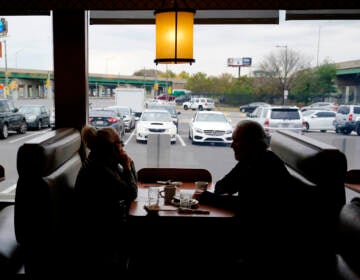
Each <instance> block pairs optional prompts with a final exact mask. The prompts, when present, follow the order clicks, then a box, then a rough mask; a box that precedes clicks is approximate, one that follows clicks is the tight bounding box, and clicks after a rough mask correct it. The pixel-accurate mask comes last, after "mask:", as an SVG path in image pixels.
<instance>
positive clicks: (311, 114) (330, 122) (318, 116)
mask: <svg viewBox="0 0 360 280" xmlns="http://www.w3.org/2000/svg"><path fill="white" fill-rule="evenodd" d="M302 115H303V120H304V121H305V129H306V130H320V131H321V132H326V131H327V130H335V126H334V120H335V116H336V112H335V111H329V110H307V111H304V112H302Z"/></svg>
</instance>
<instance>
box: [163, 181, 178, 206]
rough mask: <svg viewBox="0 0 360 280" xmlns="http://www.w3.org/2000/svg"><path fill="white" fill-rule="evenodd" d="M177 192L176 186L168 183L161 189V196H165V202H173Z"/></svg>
mask: <svg viewBox="0 0 360 280" xmlns="http://www.w3.org/2000/svg"><path fill="white" fill-rule="evenodd" d="M175 193H176V186H174V185H166V186H164V189H163V190H161V191H160V196H161V197H163V198H164V204H171V201H172V199H173V198H174V196H175Z"/></svg>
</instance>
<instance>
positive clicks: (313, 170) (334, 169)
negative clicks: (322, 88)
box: [270, 131, 347, 215]
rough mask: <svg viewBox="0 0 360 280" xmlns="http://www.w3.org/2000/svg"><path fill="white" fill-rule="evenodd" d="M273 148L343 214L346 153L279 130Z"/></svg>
mask: <svg viewBox="0 0 360 280" xmlns="http://www.w3.org/2000/svg"><path fill="white" fill-rule="evenodd" d="M270 148H271V150H272V151H273V152H275V153H276V154H277V155H278V156H279V157H280V158H281V159H282V160H283V161H284V162H285V164H286V166H287V167H288V169H289V171H290V173H291V174H292V175H293V176H294V177H295V178H297V179H298V180H299V181H301V182H302V183H303V186H304V188H306V189H307V190H309V191H310V192H311V191H315V192H318V193H320V194H321V195H322V198H323V199H329V200H328V202H330V203H331V205H332V206H333V210H334V211H335V212H336V213H337V215H338V214H339V213H340V210H341V208H342V206H343V205H344V204H345V189H344V181H345V175H346V171H347V160H346V157H345V155H344V154H343V153H342V152H341V151H339V150H338V149H337V148H336V147H333V146H331V145H328V144H326V143H323V142H320V141H318V140H315V139H312V138H309V137H306V136H304V135H299V134H295V133H292V132H286V131H285V132H284V131H277V132H276V133H274V135H273V136H272V138H271V143H270Z"/></svg>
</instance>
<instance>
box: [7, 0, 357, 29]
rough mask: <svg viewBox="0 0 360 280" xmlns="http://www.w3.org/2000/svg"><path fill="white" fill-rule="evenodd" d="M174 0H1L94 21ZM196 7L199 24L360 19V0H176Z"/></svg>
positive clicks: (10, 9) (131, 20) (147, 15)
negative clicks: (83, 13)
mask: <svg viewBox="0 0 360 280" xmlns="http://www.w3.org/2000/svg"><path fill="white" fill-rule="evenodd" d="M171 1H174V0H169V1H166V0H133V1H131V0H11V1H9V0H8V1H3V0H1V5H0V7H1V10H0V15H3V16H4V15H31V14H45V15H46V14H47V15H48V14H49V11H50V10H76V9H78V10H90V11H91V12H90V24H153V23H154V15H153V11H154V10H156V9H159V8H163V7H164V6H165V7H170V6H172V5H173V4H172V2H171ZM176 1H177V3H178V6H179V7H180V8H186V7H190V8H193V9H195V10H196V11H197V12H196V15H195V19H194V20H195V24H235V23H236V24H249V23H251V24H254V23H259V24H268V23H270V24H274V23H275V24H276V23H278V20H279V10H287V11H286V19H287V20H292V19H296V20H301V19H359V18H360V17H359V15H360V12H359V9H360V1H359V0H297V1H292V0H176Z"/></svg>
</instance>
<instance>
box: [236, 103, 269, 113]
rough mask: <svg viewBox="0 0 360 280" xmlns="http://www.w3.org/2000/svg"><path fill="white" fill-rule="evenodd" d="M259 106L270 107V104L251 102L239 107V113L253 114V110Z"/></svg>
mask: <svg viewBox="0 0 360 280" xmlns="http://www.w3.org/2000/svg"><path fill="white" fill-rule="evenodd" d="M259 106H270V104H268V103H265V102H252V103H249V104H246V105H241V106H240V112H241V113H246V114H248V113H249V114H250V113H252V112H254V110H255V109H256V108H257V107H259Z"/></svg>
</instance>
